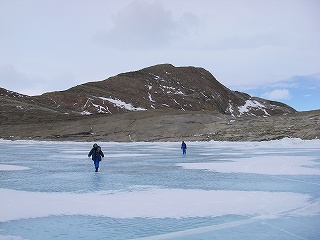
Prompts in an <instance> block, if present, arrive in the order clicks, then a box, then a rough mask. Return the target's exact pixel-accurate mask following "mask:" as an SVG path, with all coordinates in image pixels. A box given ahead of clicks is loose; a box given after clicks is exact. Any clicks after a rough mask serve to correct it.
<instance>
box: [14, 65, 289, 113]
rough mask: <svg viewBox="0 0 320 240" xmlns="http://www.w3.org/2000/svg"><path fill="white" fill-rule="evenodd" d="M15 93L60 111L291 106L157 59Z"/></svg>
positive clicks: (272, 108) (277, 108)
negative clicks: (91, 78) (65, 85)
mask: <svg viewBox="0 0 320 240" xmlns="http://www.w3.org/2000/svg"><path fill="white" fill-rule="evenodd" d="M8 96H11V97H12V96H13V97H15V99H17V98H19V99H20V100H22V99H25V100H27V102H28V103H30V101H31V103H34V104H37V105H38V106H39V105H41V106H43V107H46V108H48V109H51V110H54V111H57V112H63V113H80V114H97V113H105V114H115V113H120V112H128V111H143V110H150V109H166V110H173V109H179V110H184V111H200V110H205V111H217V112H219V113H224V114H230V115H234V116H242V115H251V116H271V115H278V114H286V113H292V112H295V110H294V109H293V108H291V107H289V106H287V105H284V104H282V103H279V102H273V101H268V100H265V99H260V98H254V97H251V96H249V95H248V94H245V93H241V92H235V91H231V90H230V89H228V88H226V87H225V86H223V85H222V84H221V83H219V82H218V81H217V80H216V79H215V78H214V77H213V76H212V74H211V73H210V72H208V71H206V70H205V69H203V68H196V67H174V66H172V65H170V64H162V65H156V66H152V67H148V68H144V69H141V70H139V71H134V72H128V73H122V74H119V75H117V76H114V77H110V78H108V79H106V80H103V81H98V82H90V83H85V84H82V85H79V86H75V87H73V88H70V89H68V90H66V91H60V92H50V93H45V94H43V95H41V96H36V97H27V96H23V95H19V94H17V95H14V93H12V92H11V93H10V94H8Z"/></svg>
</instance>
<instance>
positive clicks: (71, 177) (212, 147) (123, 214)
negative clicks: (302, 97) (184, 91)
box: [0, 139, 320, 240]
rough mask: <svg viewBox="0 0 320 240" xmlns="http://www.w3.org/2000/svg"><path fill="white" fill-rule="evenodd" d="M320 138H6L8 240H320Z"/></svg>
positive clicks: (0, 213)
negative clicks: (98, 158) (97, 151)
mask: <svg viewBox="0 0 320 240" xmlns="http://www.w3.org/2000/svg"><path fill="white" fill-rule="evenodd" d="M319 143H320V141H319V140H312V141H302V140H299V139H284V140H279V141H271V142H191V143H188V142H187V145H188V150H187V155H186V156H183V155H182V153H181V149H180V144H181V143H179V142H178V143H177V142H166V143H143V142H140V143H99V145H101V146H102V150H103V151H104V153H105V158H104V159H103V160H102V162H101V169H100V172H98V173H95V172H94V167H93V163H92V160H91V159H89V158H88V157H87V154H88V151H89V150H90V149H91V147H92V144H93V143H75V142H35V141H4V140H0V148H1V155H0V184H1V185H0V196H1V197H0V240H9V239H10V240H14V239H196V240H197V239H320V232H319V227H318V226H319V225H320V190H319V185H320V181H319V180H320V157H319V156H320V148H319V146H320V144H319ZM12 152H14V154H12Z"/></svg>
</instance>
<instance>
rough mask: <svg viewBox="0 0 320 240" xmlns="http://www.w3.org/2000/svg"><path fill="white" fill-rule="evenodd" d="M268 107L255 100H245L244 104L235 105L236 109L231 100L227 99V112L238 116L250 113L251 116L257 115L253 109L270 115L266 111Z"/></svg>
mask: <svg viewBox="0 0 320 240" xmlns="http://www.w3.org/2000/svg"><path fill="white" fill-rule="evenodd" d="M267 108H268V107H267V106H265V105H264V104H262V103H260V102H258V101H256V100H251V99H249V100H247V101H246V102H245V104H244V105H242V106H239V107H237V108H236V109H235V108H234V107H233V105H232V102H231V100H229V107H228V109H227V112H230V113H231V115H233V116H235V115H237V117H240V116H242V115H251V116H257V115H256V114H254V113H253V112H255V111H262V112H263V113H264V114H263V116H264V117H268V116H270V114H269V113H268V112H267V110H266V109H267Z"/></svg>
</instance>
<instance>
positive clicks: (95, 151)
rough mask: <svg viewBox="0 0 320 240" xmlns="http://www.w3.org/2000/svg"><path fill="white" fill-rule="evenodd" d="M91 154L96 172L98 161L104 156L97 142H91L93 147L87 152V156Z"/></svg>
mask: <svg viewBox="0 0 320 240" xmlns="http://www.w3.org/2000/svg"><path fill="white" fill-rule="evenodd" d="M91 156H92V161H93V163H94V167H95V169H96V172H98V169H99V163H100V161H101V157H104V154H103V152H102V150H101V147H100V146H98V144H96V143H95V144H93V148H92V149H91V151H90V152H89V154H88V157H91Z"/></svg>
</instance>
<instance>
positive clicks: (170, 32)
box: [96, 0, 198, 50]
mask: <svg viewBox="0 0 320 240" xmlns="http://www.w3.org/2000/svg"><path fill="white" fill-rule="evenodd" d="M197 22H198V17H196V16H195V15H194V14H191V13H184V14H183V15H182V16H181V18H179V19H177V20H176V19H174V17H173V15H172V13H171V11H169V10H166V9H164V7H163V5H162V4H161V3H160V2H147V1H142V0H140V1H138V0H137V1H133V2H131V3H129V4H128V5H127V6H126V7H125V8H123V9H122V10H121V11H120V12H118V13H117V15H116V16H115V17H114V18H113V24H114V25H113V27H112V28H111V29H109V30H107V31H100V32H99V33H98V34H97V35H96V40H98V41H99V42H101V43H103V44H104V45H106V46H110V47H116V48H119V49H143V50H146V49H150V48H154V49H159V48H162V47H164V46H168V45H170V44H171V43H174V42H175V41H176V40H179V39H183V37H184V36H185V35H188V34H189V32H190V30H191V29H193V26H194V25H196V24H197Z"/></svg>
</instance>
